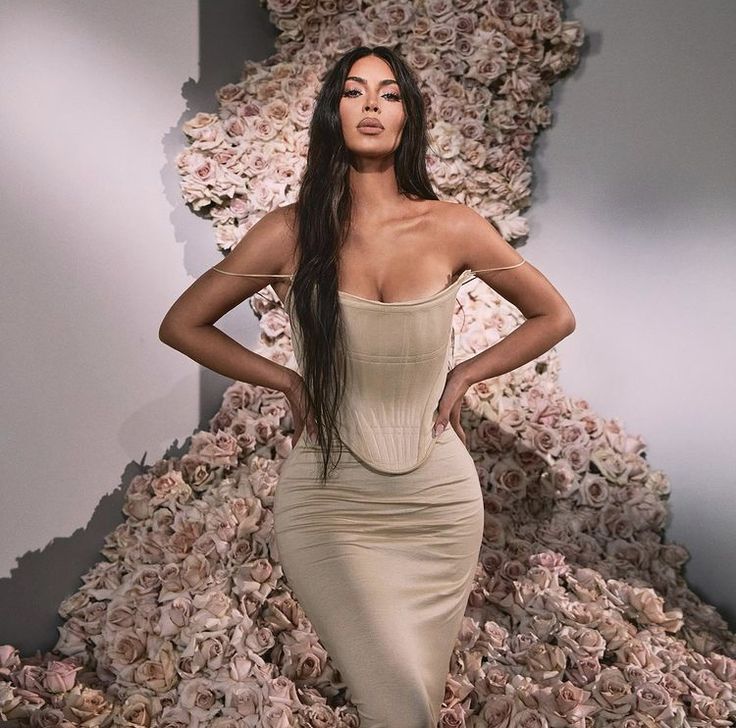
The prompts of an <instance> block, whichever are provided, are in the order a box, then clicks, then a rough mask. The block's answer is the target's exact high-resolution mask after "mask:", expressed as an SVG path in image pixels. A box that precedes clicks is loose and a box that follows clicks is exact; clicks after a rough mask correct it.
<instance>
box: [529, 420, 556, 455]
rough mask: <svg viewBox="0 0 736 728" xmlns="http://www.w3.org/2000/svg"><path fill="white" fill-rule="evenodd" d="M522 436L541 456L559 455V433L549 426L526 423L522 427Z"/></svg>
mask: <svg viewBox="0 0 736 728" xmlns="http://www.w3.org/2000/svg"><path fill="white" fill-rule="evenodd" d="M522 437H523V438H524V439H525V440H527V441H528V442H529V445H530V447H531V448H533V449H534V450H536V451H537V452H538V453H539V454H541V455H542V456H552V457H555V456H558V455H559V451H560V438H559V434H558V432H557V431H556V430H554V429H552V428H551V427H547V426H544V425H536V424H533V423H528V424H527V425H526V427H524V428H523V431H522Z"/></svg>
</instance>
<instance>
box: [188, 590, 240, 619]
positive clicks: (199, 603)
mask: <svg viewBox="0 0 736 728" xmlns="http://www.w3.org/2000/svg"><path fill="white" fill-rule="evenodd" d="M192 605H193V606H194V607H195V608H196V609H204V610H206V611H207V612H209V613H210V614H211V615H212V616H214V617H218V618H220V617H224V616H225V615H226V614H227V613H228V612H229V611H230V607H231V599H230V597H229V596H228V595H227V594H225V593H224V592H222V591H219V590H217V589H211V590H209V591H207V592H205V593H204V594H195V595H194V597H193V598H192Z"/></svg>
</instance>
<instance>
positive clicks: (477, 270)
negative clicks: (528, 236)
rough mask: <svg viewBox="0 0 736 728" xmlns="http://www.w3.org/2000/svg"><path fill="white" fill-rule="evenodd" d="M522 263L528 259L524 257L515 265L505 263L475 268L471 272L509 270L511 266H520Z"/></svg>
mask: <svg viewBox="0 0 736 728" xmlns="http://www.w3.org/2000/svg"><path fill="white" fill-rule="evenodd" d="M522 263H526V259H525V258H522V260H521V262H519V263H514V265H504V266H501V267H500V268H476V269H475V270H471V271H470V272H471V273H483V272H485V271H488V270H508V269H509V268H518V267H519V266H520V265H521V264H522Z"/></svg>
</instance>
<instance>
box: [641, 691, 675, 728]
mask: <svg viewBox="0 0 736 728" xmlns="http://www.w3.org/2000/svg"><path fill="white" fill-rule="evenodd" d="M635 699H636V704H635V707H636V710H637V711H639V712H641V713H643V714H644V715H648V716H651V717H652V718H655V719H656V720H658V721H660V722H665V721H667V720H668V719H669V718H671V717H672V716H673V715H674V706H673V705H672V699H671V698H670V695H669V693H668V692H667V691H666V690H665V689H664V688H663V687H662V686H661V685H658V684H657V683H654V682H644V683H642V684H641V685H639V686H637V688H636V691H635Z"/></svg>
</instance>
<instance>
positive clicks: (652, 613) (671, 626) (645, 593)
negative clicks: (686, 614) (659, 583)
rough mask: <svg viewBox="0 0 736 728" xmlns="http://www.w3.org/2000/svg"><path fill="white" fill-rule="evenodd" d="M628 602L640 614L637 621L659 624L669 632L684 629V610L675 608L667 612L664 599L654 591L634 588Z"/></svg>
mask: <svg viewBox="0 0 736 728" xmlns="http://www.w3.org/2000/svg"><path fill="white" fill-rule="evenodd" d="M628 602H629V604H630V606H631V607H632V609H635V610H636V611H637V612H638V615H637V619H639V620H640V621H648V622H651V623H652V624H658V625H660V626H661V627H662V628H663V629H665V630H667V631H668V632H677V631H679V630H680V628H681V627H682V624H683V618H682V610H681V609H678V608H675V609H671V610H670V611H669V612H665V611H664V609H663V607H664V599H663V597H661V596H660V595H659V594H657V592H655V591H654V589H649V588H642V587H632V589H631V591H630V592H629V595H628ZM642 618H644V619H643V620H642Z"/></svg>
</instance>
